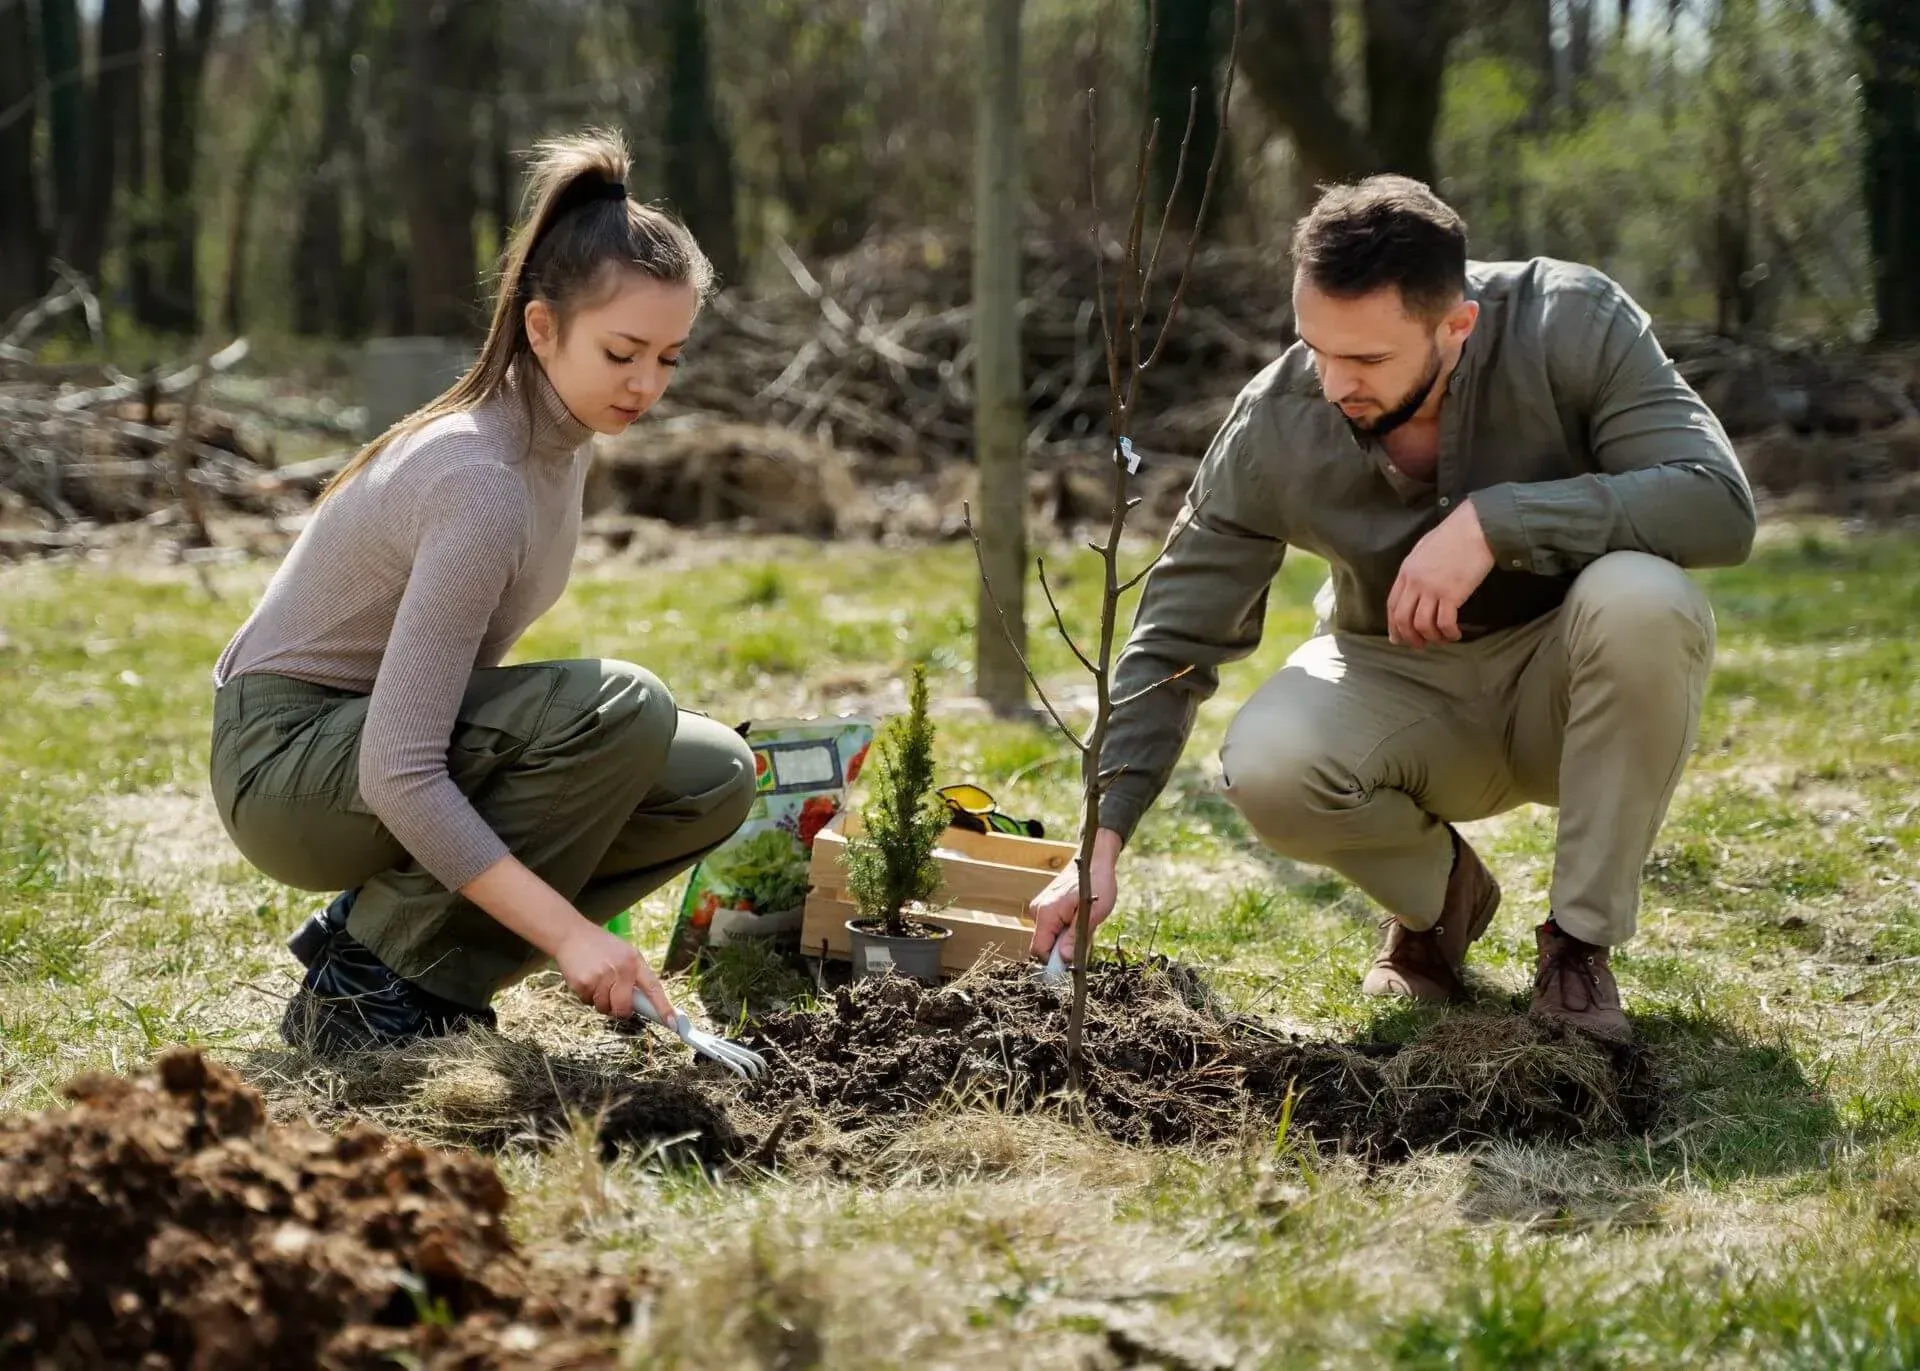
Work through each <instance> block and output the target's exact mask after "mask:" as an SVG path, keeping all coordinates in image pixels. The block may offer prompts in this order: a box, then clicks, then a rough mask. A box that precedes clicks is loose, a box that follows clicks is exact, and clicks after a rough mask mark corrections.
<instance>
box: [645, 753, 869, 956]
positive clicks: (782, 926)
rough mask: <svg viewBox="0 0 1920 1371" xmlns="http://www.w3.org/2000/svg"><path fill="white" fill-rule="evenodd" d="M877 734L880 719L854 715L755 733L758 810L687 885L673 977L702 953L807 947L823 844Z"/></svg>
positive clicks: (671, 948) (673, 945)
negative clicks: (813, 876)
mask: <svg viewBox="0 0 1920 1371" xmlns="http://www.w3.org/2000/svg"><path fill="white" fill-rule="evenodd" d="M873 730H874V721H873V720H872V719H867V718H858V717H854V716H847V717H844V718H837V719H777V720H773V721H771V722H767V723H758V722H756V723H755V724H754V725H753V727H752V729H751V731H750V732H749V734H748V736H747V744H748V746H750V747H751V748H752V749H753V762H754V790H755V793H754V800H753V808H752V809H750V810H749V811H748V812H747V820H746V822H745V823H743V824H741V825H740V828H739V830H738V831H737V832H735V833H734V835H733V836H732V837H731V838H728V839H727V840H726V841H725V842H724V843H722V844H721V845H720V846H719V847H717V848H715V849H714V850H713V851H712V852H709V853H708V854H707V855H706V856H705V857H704V858H702V859H701V862H700V864H699V865H698V866H696V867H694V869H693V874H692V875H691V876H689V877H688V879H687V890H686V894H685V895H684V896H683V897H682V899H681V901H680V914H679V917H678V918H677V919H676V920H675V921H674V925H673V936H672V937H671V938H670V939H669V940H668V943H667V959H666V962H665V969H666V970H668V971H679V970H683V969H684V968H686V967H688V966H691V965H692V964H693V962H694V959H695V958H696V957H698V956H699V955H700V953H701V951H702V950H703V949H705V948H709V947H724V946H726V945H727V944H728V943H731V942H735V941H738V940H741V939H768V940H773V941H775V942H776V943H791V944H792V945H793V947H794V948H796V949H797V948H798V947H799V943H800V921H801V916H802V914H803V913H804V911H805V907H806V902H807V868H808V864H809V863H810V862H811V860H812V856H813V839H814V835H815V834H817V833H819V831H820V830H821V829H823V828H825V827H826V826H827V824H828V823H829V822H830V821H831V820H832V819H833V816H834V815H836V814H838V813H839V812H840V807H841V805H843V804H845V803H846V798H847V790H848V788H849V787H850V786H852V784H853V782H854V780H855V779H856V778H857V777H858V776H859V775H860V767H861V765H862V764H863V763H864V762H865V761H866V759H867V748H868V746H869V745H870V744H871V743H872V742H873Z"/></svg>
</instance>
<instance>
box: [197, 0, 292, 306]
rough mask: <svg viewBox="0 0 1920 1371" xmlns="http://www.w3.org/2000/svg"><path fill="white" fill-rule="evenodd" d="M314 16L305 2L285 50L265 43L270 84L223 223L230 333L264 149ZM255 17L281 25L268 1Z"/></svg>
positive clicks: (281, 119)
mask: <svg viewBox="0 0 1920 1371" xmlns="http://www.w3.org/2000/svg"><path fill="white" fill-rule="evenodd" d="M314 17H316V16H314V15H313V14H312V7H311V6H308V7H307V8H306V9H305V10H304V11H303V13H302V16H301V19H302V22H301V23H300V24H299V25H297V26H296V27H295V28H294V31H293V33H292V35H291V37H290V39H289V40H288V42H287V44H286V50H285V51H284V52H280V51H277V50H276V45H275V44H274V43H273V42H272V41H271V40H269V41H268V43H267V44H265V46H266V48H267V51H268V53H269V54H270V56H269V67H270V70H271V72H272V75H271V77H270V79H271V80H272V82H273V85H272V88H271V90H270V91H269V92H268V94H267V97H266V103H265V105H264V106H263V107H262V108H261V109H260V111H259V113H258V114H257V115H255V117H254V121H253V128H252V130H251V131H250V132H249V133H248V135H247V145H246V148H245V150H244V151H242V153H241V154H240V167H239V170H238V171H237V172H236V173H235V175H234V186H233V216H232V218H231V219H229V220H228V223H227V279H226V286H225V289H224V291H223V292H222V304H221V310H220V313H221V318H222V319H223V320H224V321H225V324H226V328H227V332H229V333H234V334H238V333H244V332H245V331H246V288H247V257H248V253H249V250H250V249H251V247H252V242H253V210H254V201H255V200H256V199H257V198H258V194H259V186H260V173H261V171H262V170H263V169H264V168H265V165H266V160H267V153H268V152H269V151H271V150H272V148H273V145H274V143H275V141H276V140H278V138H279V137H280V131H281V129H283V128H284V127H285V126H286V122H287V115H288V114H289V113H290V112H291V111H292V109H293V97H294V93H295V91H296V90H297V89H298V86H299V76H300V74H301V72H302V71H304V70H305V68H306V54H307V49H308V42H309V38H310V34H309V31H308V29H307V27H306V21H307V20H309V19H311V18H314ZM254 22H255V23H256V24H258V25H260V26H261V27H263V28H267V29H269V30H271V29H273V28H277V27H278V26H279V24H278V20H277V18H276V16H275V14H274V11H273V9H272V8H271V7H267V8H266V9H265V10H264V17H261V18H257V19H256V20H255V21H254Z"/></svg>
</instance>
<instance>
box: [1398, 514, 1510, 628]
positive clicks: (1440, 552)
mask: <svg viewBox="0 0 1920 1371" xmlns="http://www.w3.org/2000/svg"><path fill="white" fill-rule="evenodd" d="M1492 570H1493V549H1492V548H1490V547H1488V546H1487V535H1486V534H1485V533H1483V532H1482V531H1481V529H1480V514H1479V512H1478V511H1477V510H1475V509H1474V507H1473V501H1472V500H1464V501H1462V502H1461V505H1460V508H1458V509H1456V510H1455V511H1454V512H1453V513H1451V514H1449V515H1448V516H1447V517H1446V518H1445V519H1444V520H1442V521H1441V524H1440V527H1438V528H1436V529H1434V530H1433V532H1431V533H1429V534H1428V535H1427V536H1426V537H1424V538H1422V539H1421V540H1420V541H1419V542H1417V543H1415V544H1414V545H1413V551H1412V552H1409V553H1408V554H1407V559H1406V561H1404V562H1402V563H1401V564H1400V576H1399V578H1398V579H1397V580H1395V581H1394V583H1393V589H1392V590H1391V591H1389V592H1388V593H1387V637H1388V638H1389V639H1391V640H1392V641H1393V642H1395V643H1399V644H1401V645H1402V646H1405V647H1412V648H1424V647H1426V646H1427V645H1428V644H1429V643H1443V642H1444V643H1457V642H1459V641H1460V606H1461V605H1463V604H1465V603H1466V602H1467V597H1468V596H1469V595H1471V594H1473V592H1474V591H1476V590H1478V589H1479V588H1480V583H1481V582H1482V581H1484V580H1486V579H1487V573H1488V572H1489V571H1492Z"/></svg>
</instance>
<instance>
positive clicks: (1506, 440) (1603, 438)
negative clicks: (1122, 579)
mask: <svg viewBox="0 0 1920 1371" xmlns="http://www.w3.org/2000/svg"><path fill="white" fill-rule="evenodd" d="M1468 292H1469V295H1470V298H1472V299H1474V300H1476V301H1478V302H1479V304H1480V317H1479V320H1478V322H1477V323H1476V325H1475V327H1474V330H1473V332H1472V334H1470V335H1469V337H1468V339H1467V342H1466V345H1465V348H1464V350H1463V351H1462V353H1461V357H1460V362H1459V364H1458V366H1457V367H1456V368H1455V369H1454V372H1453V375H1452V377H1451V379H1450V380H1449V382H1448V386H1447V391H1446V396H1445V399H1444V400H1443V402H1442V404H1441V410H1440V460H1439V466H1438V469H1437V471H1436V473H1435V479H1434V481H1433V483H1432V484H1427V483H1424V482H1417V481H1413V480H1410V479H1408V478H1407V477H1406V476H1404V475H1402V474H1401V473H1400V472H1399V471H1397V470H1396V469H1395V468H1394V467H1393V465H1392V464H1391V463H1390V462H1389V461H1388V460H1387V455H1386V452H1385V449H1384V448H1383V447H1381V446H1380V444H1378V443H1377V442H1374V441H1372V440H1371V439H1366V440H1363V439H1361V438H1359V437H1357V436H1356V435H1355V433H1354V432H1353V430H1352V428H1351V427H1350V426H1349V425H1348V423H1347V421H1346V417H1345V416H1344V415H1343V414H1342V413H1341V412H1340V410H1339V409H1338V408H1337V407H1336V406H1334V405H1332V404H1330V403H1328V402H1327V400H1326V399H1325V398H1324V397H1323V396H1322V394H1321V392H1320V385H1319V380H1318V378H1317V376H1316V375H1315V372H1314V367H1313V359H1312V354H1311V353H1310V352H1309V350H1308V349H1307V348H1306V347H1305V346H1304V345H1302V344H1295V345H1294V346H1293V347H1292V348H1290V349H1288V351H1287V352H1286V353H1285V354H1284V355H1283V356H1282V357H1280V359H1279V360H1278V361H1276V362H1274V363H1273V364H1272V365H1271V366H1269V367H1267V368H1266V370H1264V371H1262V372H1261V373H1260V374H1259V375H1258V376H1256V377H1255V378H1254V379H1253V381H1252V382H1251V383H1250V384H1249V385H1248V386H1247V387H1246V389H1245V390H1243V391H1242V392H1241V393H1240V396H1239V398H1238V399H1237V400H1236V401H1235V403H1234V406H1233V410H1232V412H1231V413H1230V414H1229V416H1228V418H1227V421H1226V423H1225V424H1224V425H1223V426H1222V427H1221V429H1220V431H1219V433H1218V434H1217V435H1215V437H1214V440H1213V443H1212V445H1211V446H1210V447H1209V448H1208V451H1207V454H1206V457H1205V459H1204V460H1203V461H1202V463H1201V466H1200V470H1199V472H1198V473H1197V474H1196V475H1195V477H1194V481H1193V485H1192V487H1191V488H1190V489H1189V491H1188V494H1187V501H1186V507H1185V508H1184V509H1183V511H1182V512H1181V515H1180V517H1179V519H1178V520H1177V521H1176V523H1175V525H1174V532H1173V533H1172V534H1171V535H1170V544H1169V549H1168V551H1167V554H1166V557H1165V559H1164V560H1163V561H1161V562H1160V564H1159V565H1158V566H1157V567H1155V568H1154V570H1153V572H1152V574H1151V575H1149V576H1148V578H1147V580H1146V584H1145V588H1144V591H1143V593H1142V597H1141V602H1140V609H1139V613H1138V614H1137V615H1136V617H1135V620H1134V628H1133V633H1132V636H1131V637H1130V638H1129V640H1128V642H1127V645H1126V648H1125V650H1124V651H1123V652H1122V653H1121V656H1120V660H1119V662H1118V663H1117V665H1116V667H1115V672H1114V685H1113V694H1114V698H1115V699H1116V700H1121V701H1123V702H1125V703H1123V704H1122V705H1121V706H1120V707H1119V708H1117V709H1116V710H1115V712H1114V717H1113V722H1112V725H1111V730H1110V732H1109V734H1108V738H1107V743H1106V746H1105V748H1104V749H1103V754H1102V759H1101V766H1102V770H1103V772H1105V774H1106V775H1107V776H1108V777H1109V778H1110V779H1109V782H1108V789H1107V792H1106V794H1105V796H1104V798H1103V800H1102V804H1101V823H1102V824H1103V826H1105V827H1108V828H1112V829H1116V830H1118V831H1119V832H1120V833H1122V834H1129V833H1131V832H1132V830H1133V827H1134V825H1135V824H1136V823H1138V822H1139V819H1140V816H1141V815H1142V814H1143V813H1144V812H1145V811H1146V809H1147V807H1148V806H1149V805H1151V804H1152V803H1153V801H1154V798H1155V797H1156V796H1157V795H1158V794H1159V793H1160V791H1161V789H1162V788H1163V787H1164V786H1165V784H1166V782H1167V778H1168V777H1169V776H1170V775H1171V774H1172V771H1173V767H1174V764H1175V763H1176V762H1177V761H1178V760H1179V758H1180V752H1181V749H1182V748H1183V747H1184V746H1185V744H1186V739H1187V735H1188V732H1189V731H1190V729H1191V728H1192V724H1193V717H1194V712H1195V711H1196V710H1197V709H1198V708H1199V705H1200V703H1201V702H1202V701H1203V700H1205V699H1207V698H1208V697H1209V696H1211V695H1212V694H1213V692H1214V690H1215V689H1216V688H1217V687H1218V684H1219V667H1220V666H1221V665H1222V664H1223V663H1226V662H1230V661H1234V660H1236V659H1238V658H1241V657H1244V656H1246V655H1247V654H1249V653H1251V652H1252V651H1253V650H1254V648H1255V647H1257V646H1258V645H1259V642H1260V632H1261V628H1262V624H1263V621H1264V620H1265V617H1266V609H1267V594H1268V591H1269V589H1270V587H1271V585H1272V582H1273V578H1274V576H1275V574H1276V573H1277V572H1278V571H1279V570H1280V563H1281V559H1282V558H1283V557H1284V556H1285V555H1286V550H1287V548H1289V547H1300V548H1305V549H1306V550H1307V551H1309V552H1313V553H1316V554H1318V555H1319V556H1321V557H1323V558H1325V559H1326V561H1327V563H1328V566H1329V568H1330V569H1331V572H1332V575H1331V578H1330V586H1331V589H1332V601H1331V607H1330V609H1327V608H1323V614H1324V615H1325V624H1324V626H1325V627H1327V628H1331V629H1334V630H1337V631H1340V632H1344V633H1360V634H1381V635H1383V634H1385V633H1386V631H1387V593H1388V591H1389V590H1390V589H1391V588H1392V586H1393V583H1394V580H1395V579H1396V577H1397V576H1398V575H1399V572H1400V563H1401V561H1402V560H1403V559H1404V558H1405V557H1406V555H1407V553H1408V552H1410V551H1411V550H1412V549H1413V546H1414V544H1415V543H1417V542H1419V540H1420V539H1421V538H1422V537H1424V536H1425V535H1426V534H1427V533H1429V532H1431V531H1432V530H1433V528H1434V527H1435V526H1436V525H1438V524H1439V523H1440V521H1441V520H1442V519H1444V518H1446V517H1447V516H1448V515H1449V514H1451V513H1452V512H1453V511H1454V509H1456V508H1457V507H1458V506H1459V504H1460V502H1461V501H1463V500H1467V499H1469V498H1471V499H1472V501H1473V504H1474V508H1475V510H1476V511H1477V512H1478V514H1479V516H1480V524H1481V527H1482V528H1483V529H1484V530H1485V533H1486V538H1487V542H1488V545H1489V546H1490V547H1491V549H1492V551H1493V556H1494V570H1493V571H1492V572H1491V573H1490V574H1489V575H1488V577H1487V579H1486V581H1485V582H1484V583H1483V584H1482V585H1481V586H1480V588H1479V589H1478V590H1477V591H1476V592H1475V593H1474V594H1473V595H1472V596H1471V597H1470V598H1469V599H1468V600H1467V602H1466V603H1465V604H1464V605H1463V606H1461V610H1460V616H1459V618H1460V627H1461V631H1462V633H1463V635H1464V636H1467V637H1477V636H1481V635H1484V634H1487V633H1490V632H1494V631H1496V630H1499V629H1503V628H1511V627H1514V626H1516V625H1519V624H1523V623H1526V622H1529V621H1530V620H1532V619H1534V618H1537V617H1538V616H1540V615H1542V614H1545V613H1548V612H1550V611H1551V610H1553V609H1554V608H1556V607H1557V606H1558V605H1559V604H1560V602H1561V601H1562V600H1563V599H1564V598H1565V597H1566V593H1567V589H1568V587H1569V586H1570V585H1571V584H1572V582H1573V578H1574V577H1575V576H1576V575H1578V574H1579V572H1580V570H1581V569H1582V568H1583V567H1585V566H1586V565H1587V564H1588V563H1590V562H1592V561H1594V560H1596V559H1597V558H1599V557H1601V556H1603V555H1605V554H1606V553H1609V552H1614V551H1619V550H1622V549H1632V550H1635V551H1640V552H1648V553H1652V554H1653V555H1655V556H1657V557H1664V558H1666V559H1668V560H1669V561H1672V562H1675V563H1677V564H1679V565H1680V566H1687V567H1692V566H1725V565H1731V564H1734V563H1738V562H1741V561H1744V560H1745V559H1746V556H1747V553H1748V551H1749V550H1750V549H1751V547H1752V544H1753V534H1754V507H1753V496H1752V493H1751V492H1750V491H1749V490H1748V487H1747V482H1746V477H1745V476H1744V475H1743V474H1742V472H1741V470H1740V464H1739V462H1738V460H1737V459H1736V458H1735V457H1734V454H1733V448H1732V445H1731V444H1730V443H1729V442H1728V441H1727V435H1726V432H1725V430H1724V429H1722V428H1721V426H1720V423H1719V421H1718V420H1717V419H1715V418H1714V416H1713V413H1712V411H1710V410H1709V409H1708V408H1707V406H1706V405H1705V404H1704V403H1703V402H1702V401H1701V399H1700V397H1699V396H1698V395H1696V394H1695V393H1694V391H1693V389H1692V387H1690V386H1689V385H1688V384H1687V383H1686V382H1685V381H1684V380H1683V379H1681V376H1680V374H1679V372H1678V370H1677V369H1676V368H1675V367H1674V365H1673V363H1672V362H1671V361H1670V360H1669V359H1668V358H1667V356H1666V354H1665V353H1664V352H1663V351H1662V350H1661V347H1660V344H1659V343H1658V342H1657V341H1656V340H1655V338H1654V336H1653V330H1652V327H1651V324H1650V321H1649V320H1648V318H1647V315H1646V313H1645V312H1644V311H1643V310H1641V309H1640V307H1639V306H1638V305H1636V304H1635V303H1634V302H1633V300H1632V299H1630V298H1629V297H1628V295H1627V293H1626V292H1625V291H1624V290H1622V289H1621V288H1620V287H1619V286H1618V285H1616V284H1615V283H1614V282H1613V281H1611V280H1610V279H1608V278H1607V277H1606V276H1604V275H1602V274H1601V273H1600V272H1598V271H1595V270H1593V269H1591V268H1588V267H1583V266H1577V265H1574V264H1572V263H1568V262H1557V261H1551V260H1548V259H1545V258H1535V259H1533V260H1531V261H1527V262H1498V263H1478V262H1476V263H1473V264H1472V265H1471V266H1470V268H1469V270H1468ZM1183 673H1184V674H1183ZM1158 682H1164V684H1159V685H1158V686H1157V687H1156V683H1158ZM1149 687H1156V688H1152V689H1149ZM1130 696H1132V697H1135V698H1133V699H1131V700H1129V699H1128V697H1130Z"/></svg>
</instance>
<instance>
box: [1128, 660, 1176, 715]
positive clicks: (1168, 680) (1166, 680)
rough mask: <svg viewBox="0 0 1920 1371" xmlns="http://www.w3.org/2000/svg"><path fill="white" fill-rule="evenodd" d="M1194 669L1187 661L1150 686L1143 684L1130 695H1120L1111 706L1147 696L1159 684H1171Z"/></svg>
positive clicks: (1159, 685)
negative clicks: (1186, 663) (1184, 664)
mask: <svg viewBox="0 0 1920 1371" xmlns="http://www.w3.org/2000/svg"><path fill="white" fill-rule="evenodd" d="M1194 670H1195V668H1194V667H1193V665H1192V664H1191V663H1189V664H1188V665H1186V666H1183V667H1181V668H1180V669H1179V670H1178V671H1176V672H1174V673H1173V675H1171V676H1163V677H1161V678H1160V679H1159V680H1157V681H1155V682H1154V683H1153V684H1152V685H1150V686H1143V687H1142V688H1141V689H1139V690H1136V691H1134V692H1133V693H1132V694H1130V695H1122V696H1121V697H1120V698H1119V699H1117V700H1114V701H1113V702H1112V704H1113V707H1114V708H1115V709H1119V708H1120V707H1121V706H1122V705H1130V704H1132V703H1133V702H1134V701H1135V700H1142V699H1145V698H1146V697H1147V696H1149V695H1151V694H1153V692H1154V691H1156V690H1158V689H1160V687H1161V686H1164V685H1172V684H1173V683H1174V682H1175V681H1177V680H1180V679H1181V678H1182V677H1185V676H1191V675H1193V673H1194Z"/></svg>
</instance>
